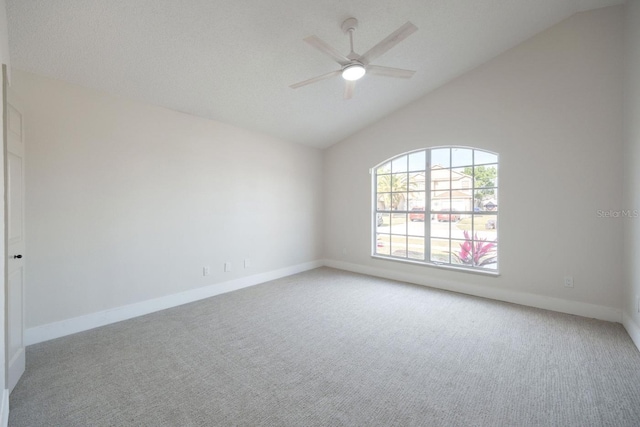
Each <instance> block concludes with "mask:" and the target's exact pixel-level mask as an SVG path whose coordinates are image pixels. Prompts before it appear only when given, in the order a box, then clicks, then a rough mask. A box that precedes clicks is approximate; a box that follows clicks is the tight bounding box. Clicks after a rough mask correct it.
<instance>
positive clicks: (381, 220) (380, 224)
mask: <svg viewBox="0 0 640 427" xmlns="http://www.w3.org/2000/svg"><path fill="white" fill-rule="evenodd" d="M389 217H390V214H388V213H377V214H376V226H377V228H378V231H379V232H385V233H389V231H390V228H389V225H390V224H391V221H390V219H389Z"/></svg>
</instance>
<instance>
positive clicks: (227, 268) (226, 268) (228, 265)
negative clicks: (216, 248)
mask: <svg viewBox="0 0 640 427" xmlns="http://www.w3.org/2000/svg"><path fill="white" fill-rule="evenodd" d="M224 271H225V272H227V271H231V262H230V261H225V263H224Z"/></svg>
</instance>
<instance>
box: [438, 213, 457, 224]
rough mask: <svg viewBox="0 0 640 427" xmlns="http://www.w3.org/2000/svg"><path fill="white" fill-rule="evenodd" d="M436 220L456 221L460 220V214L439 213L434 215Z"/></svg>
mask: <svg viewBox="0 0 640 427" xmlns="http://www.w3.org/2000/svg"><path fill="white" fill-rule="evenodd" d="M436 218H437V220H438V222H458V221H460V215H459V214H455V213H452V214H448V213H439V214H438V215H437V216H436Z"/></svg>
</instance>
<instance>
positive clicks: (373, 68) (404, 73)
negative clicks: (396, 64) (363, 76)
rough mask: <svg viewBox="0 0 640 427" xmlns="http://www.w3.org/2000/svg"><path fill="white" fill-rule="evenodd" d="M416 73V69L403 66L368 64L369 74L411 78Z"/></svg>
mask: <svg viewBox="0 0 640 427" xmlns="http://www.w3.org/2000/svg"><path fill="white" fill-rule="evenodd" d="M415 73H416V72H415V71H412V70H403V69H402V68H391V67H381V66H379V65H368V66H367V74H375V75H378V76H385V77H398V78H401V79H410V78H411V77H412V76H413V75H414V74H415Z"/></svg>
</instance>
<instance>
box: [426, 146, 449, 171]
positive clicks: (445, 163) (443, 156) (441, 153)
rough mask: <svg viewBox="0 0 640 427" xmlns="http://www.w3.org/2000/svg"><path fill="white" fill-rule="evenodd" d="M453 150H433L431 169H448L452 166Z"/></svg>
mask: <svg viewBox="0 0 640 427" xmlns="http://www.w3.org/2000/svg"><path fill="white" fill-rule="evenodd" d="M450 156H451V150H450V149H449V148H434V149H433V150H431V167H432V168H433V167H436V166H438V167H439V168H448V167H450V166H451V159H450Z"/></svg>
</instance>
